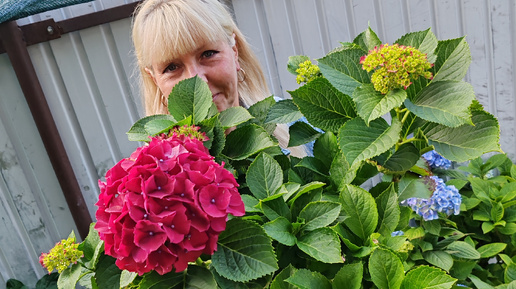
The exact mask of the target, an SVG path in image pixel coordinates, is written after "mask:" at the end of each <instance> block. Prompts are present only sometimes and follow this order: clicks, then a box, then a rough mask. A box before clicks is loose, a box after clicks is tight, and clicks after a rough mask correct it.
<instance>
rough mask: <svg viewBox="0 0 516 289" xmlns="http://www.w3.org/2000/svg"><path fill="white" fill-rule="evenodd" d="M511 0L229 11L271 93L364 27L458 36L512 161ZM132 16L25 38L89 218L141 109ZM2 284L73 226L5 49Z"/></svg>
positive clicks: (309, 2)
mask: <svg viewBox="0 0 516 289" xmlns="http://www.w3.org/2000/svg"><path fill="white" fill-rule="evenodd" d="M129 2H134V1H127V0H102V1H100V0H97V1H94V2H92V3H85V4H80V5H76V6H73V7H68V8H63V9H59V10H54V11H49V12H46V13H42V14H40V15H35V16H31V17H28V18H25V19H21V20H19V21H18V23H19V24H20V25H23V24H27V23H32V22H37V21H40V20H44V19H48V18H54V19H55V20H56V21H59V20H64V19H67V18H70V17H74V16H78V15H83V14H86V13H90V12H94V11H98V10H102V9H107V8H111V7H114V6H117V5H121V4H126V3H129ZM515 5H516V4H515V3H514V2H513V1H510V0H499V1H477V0H436V1H430V0H234V1H232V7H233V9H234V13H235V19H236V21H237V22H238V24H239V27H240V28H241V29H242V31H243V32H244V34H245V35H246V36H247V38H248V40H249V41H250V43H251V45H252V46H253V48H254V49H255V51H256V53H257V56H258V58H259V59H260V62H261V63H262V66H263V68H264V70H265V72H266V75H267V81H268V83H269V86H270V88H271V91H272V93H273V94H275V95H277V96H281V97H287V98H288V97H289V94H288V92H287V91H288V90H294V89H296V88H297V87H298V85H297V83H296V82H295V77H294V76H293V75H291V74H290V73H289V72H288V71H287V70H286V65H287V61H288V57H289V56H291V55H300V54H304V55H308V56H310V57H312V58H318V57H321V56H323V55H324V54H325V53H327V52H328V51H329V50H331V49H332V48H335V47H337V46H339V45H340V44H339V42H347V41H352V40H353V37H355V36H356V35H357V34H358V33H360V32H362V31H364V30H365V29H366V28H367V27H368V25H370V26H371V27H372V28H373V29H374V30H375V31H376V32H377V33H378V36H379V37H380V38H381V39H382V40H383V41H384V42H387V43H392V42H394V41H395V40H396V39H398V38H399V37H400V36H401V35H403V34H405V33H407V32H410V31H418V30H423V29H427V28H429V27H432V31H433V32H434V33H436V35H437V37H438V38H439V39H447V38H456V37H461V36H463V35H467V38H466V39H467V41H468V43H469V45H470V50H471V54H472V60H473V62H472V64H471V66H470V69H469V71H468V74H467V75H466V79H467V80H468V81H469V82H470V83H471V84H472V85H473V87H474V89H475V91H476V93H477V97H478V99H479V100H480V102H481V103H482V104H483V105H484V106H485V107H486V109H487V110H488V111H490V112H491V113H493V114H494V115H496V116H497V117H498V119H499V121H500V127H501V132H502V136H501V144H502V148H503V149H504V151H505V152H507V153H508V154H509V156H510V157H511V158H512V159H513V160H516V146H515V145H514V144H515V141H516V139H515V138H516V137H515V131H514V130H515V127H516V123H515V120H514V116H515V115H516V104H515V101H514V99H515V94H514V91H515V86H516V81H515V78H516V74H515V73H514V71H513V66H514V64H515V59H516V54H515V53H514V47H515V45H516V42H515V41H516V38H515V33H516V29H515V27H516V26H515V23H514V16H515V14H516V6H515ZM130 24H131V22H130V19H125V20H120V21H116V22H113V23H110V24H105V25H101V26H98V27H92V28H89V29H85V30H83V31H78V32H73V33H69V34H66V35H63V37H62V38H60V39H57V40H53V41H50V42H48V43H42V44H38V45H34V46H31V47H29V52H30V55H31V57H32V61H33V63H34V65H35V69H36V72H37V74H38V77H39V79H40V82H41V85H42V88H43V90H44V92H45V94H46V96H47V101H48V103H49V106H50V109H51V111H52V113H53V115H54V119H55V121H56V124H57V127H58V129H59V131H60V133H61V135H62V138H63V142H64V146H65V148H66V151H67V153H68V155H69V158H70V161H71V163H72V166H73V169H74V172H75V174H76V176H77V179H78V182H79V185H80V187H81V189H82V191H83V194H84V197H85V200H86V202H87V204H88V208H89V210H90V213H91V215H92V216H94V212H95V206H94V203H95V202H96V200H97V196H98V185H97V181H98V179H99V178H102V176H103V175H104V174H105V172H106V170H107V169H108V168H110V167H111V166H112V165H113V164H114V163H115V162H117V161H118V160H120V159H121V158H123V157H126V156H128V155H129V154H130V153H131V152H132V151H133V150H134V149H135V148H136V146H137V145H138V144H137V143H133V142H129V141H127V137H126V135H125V132H126V131H127V130H128V129H129V127H130V125H131V124H132V123H133V122H134V121H135V120H136V119H138V118H139V117H140V116H143V108H142V105H141V101H140V99H139V88H138V81H137V77H136V75H137V73H138V71H136V70H135V60H134V58H133V55H132V47H131V39H130ZM0 75H1V77H0V87H1V90H0V91H1V92H0V93H1V94H0V176H1V178H0V202H1V206H2V207H1V208H0V220H1V221H0V288H4V286H5V285H4V284H5V281H6V280H7V279H9V278H13V277H14V278H17V279H20V280H22V281H24V282H26V283H27V285H28V286H29V287H31V286H34V284H35V280H37V278H39V277H41V276H42V274H44V272H43V269H42V268H41V267H40V266H39V263H38V259H37V258H38V255H39V254H40V253H41V252H43V251H48V250H49V249H50V248H51V247H52V246H53V245H54V243H55V242H56V241H58V240H59V239H60V238H65V237H66V236H67V235H68V233H69V232H70V231H71V230H73V229H75V226H74V224H73V220H72V218H71V215H70V212H69V209H68V208H67V205H66V201H65V200H64V197H63V195H62V192H61V190H60V187H59V183H58V181H57V178H56V176H55V174H54V172H53V170H52V169H51V164H50V162H49V160H48V157H47V155H46V151H45V149H44V147H43V144H42V142H41V139H40V138H39V134H38V131H37V129H36V127H35V125H34V121H33V120H32V117H31V115H30V111H29V109H28V107H27V104H26V102H25V99H24V97H23V94H22V93H21V90H20V88H19V85H18V83H17V81H16V77H15V75H14V72H13V70H12V68H11V67H10V63H9V60H8V58H7V56H6V55H0Z"/></svg>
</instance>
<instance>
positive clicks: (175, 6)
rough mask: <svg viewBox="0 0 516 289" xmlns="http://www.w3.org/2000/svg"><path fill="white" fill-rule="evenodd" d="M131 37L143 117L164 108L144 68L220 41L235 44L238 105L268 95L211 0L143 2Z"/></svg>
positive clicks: (246, 50) (253, 62) (240, 39)
mask: <svg viewBox="0 0 516 289" xmlns="http://www.w3.org/2000/svg"><path fill="white" fill-rule="evenodd" d="M233 35H234V40H233ZM132 37H133V43H134V49H135V54H136V59H137V62H138V67H139V70H140V76H141V87H142V94H143V102H144V108H145V114H146V115H153V114H167V113H168V110H167V107H166V106H165V105H164V104H163V102H162V95H161V91H160V90H159V88H158V87H157V86H156V84H155V83H154V81H153V79H152V77H151V76H150V75H149V74H148V73H146V71H145V69H150V68H151V66H152V63H154V62H165V61H168V60H170V59H174V58H176V57H177V56H179V55H183V54H186V53H189V52H192V51H194V50H195V49H196V48H197V47H199V46H201V45H203V44H205V43H210V42H216V41H220V40H221V39H223V40H225V41H227V42H228V43H229V44H230V45H231V46H233V45H234V44H236V46H237V49H238V62H239V64H240V68H241V69H242V70H244V71H245V81H239V82H238V94H239V98H240V103H241V104H242V105H244V106H245V107H249V106H251V105H253V104H254V103H256V102H258V101H260V100H262V99H264V98H266V97H268V96H270V92H269V89H268V87H267V83H266V81H265V77H264V74H263V71H262V68H261V65H260V62H259V61H258V59H257V57H256V56H255V54H254V52H253V51H252V49H251V47H250V45H249V44H248V43H247V41H246V39H245V37H244V35H243V34H242V32H241V31H240V29H238V27H237V26H236V24H235V22H234V21H233V18H232V16H231V14H230V13H229V12H228V9H227V8H226V7H225V6H224V5H223V4H222V3H220V2H219V1H217V0H145V1H143V2H142V3H141V4H139V5H138V7H137V8H136V13H135V17H134V18H133V23H132ZM278 128H279V129H278V130H279V131H278V130H277V131H276V133H275V135H276V137H277V138H278V140H279V142H280V145H281V146H283V147H286V146H287V140H288V138H287V137H288V133H287V131H286V129H285V128H281V126H278Z"/></svg>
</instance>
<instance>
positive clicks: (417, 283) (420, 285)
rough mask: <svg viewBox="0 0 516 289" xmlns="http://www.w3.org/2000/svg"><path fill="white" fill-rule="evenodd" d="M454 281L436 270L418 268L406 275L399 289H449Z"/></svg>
mask: <svg viewBox="0 0 516 289" xmlns="http://www.w3.org/2000/svg"><path fill="white" fill-rule="evenodd" d="M456 281H457V279H455V278H453V277H451V276H449V275H447V274H446V273H445V272H443V271H442V270H440V269H438V268H432V267H429V266H419V267H417V268H415V269H412V270H410V271H409V272H408V273H407V276H406V277H405V279H403V282H402V283H401V289H449V288H451V287H452V286H453V284H455V282H456Z"/></svg>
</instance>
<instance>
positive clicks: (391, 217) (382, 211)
mask: <svg viewBox="0 0 516 289" xmlns="http://www.w3.org/2000/svg"><path fill="white" fill-rule="evenodd" d="M375 201H376V206H377V208H378V217H379V222H378V230H377V232H378V233H380V234H381V235H383V236H389V235H390V234H391V233H392V232H394V230H395V229H396V227H397V226H398V222H399V221H400V214H401V213H400V207H399V205H398V203H399V202H398V195H397V194H396V189H395V188H394V184H391V185H390V186H389V188H388V189H387V190H385V191H384V192H383V193H381V194H380V195H379V196H378V197H377V198H376V200H375Z"/></svg>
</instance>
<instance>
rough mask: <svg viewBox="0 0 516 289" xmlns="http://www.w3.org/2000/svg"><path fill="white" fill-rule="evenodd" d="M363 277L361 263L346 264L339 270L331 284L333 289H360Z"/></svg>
mask: <svg viewBox="0 0 516 289" xmlns="http://www.w3.org/2000/svg"><path fill="white" fill-rule="evenodd" d="M363 275H364V265H362V263H361V262H358V263H352V264H346V265H344V266H342V267H341V268H340V270H339V271H338V272H337V274H336V275H335V278H334V279H333V282H332V288H333V289H342V288H346V289H360V287H361V286H362V278H363Z"/></svg>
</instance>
